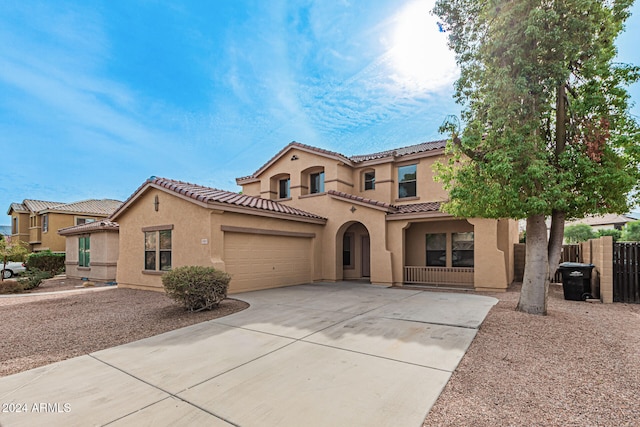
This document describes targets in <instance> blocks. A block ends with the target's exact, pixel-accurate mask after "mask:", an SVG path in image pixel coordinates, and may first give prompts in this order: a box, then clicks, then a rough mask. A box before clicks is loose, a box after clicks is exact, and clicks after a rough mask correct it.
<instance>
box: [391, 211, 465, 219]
mask: <svg viewBox="0 0 640 427" xmlns="http://www.w3.org/2000/svg"><path fill="white" fill-rule="evenodd" d="M442 218H455V217H454V216H453V215H450V214H448V213H444V212H440V211H430V212H407V213H392V214H389V215H387V218H386V219H387V221H398V220H407V219H442Z"/></svg>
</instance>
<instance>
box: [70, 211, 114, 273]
mask: <svg viewBox="0 0 640 427" xmlns="http://www.w3.org/2000/svg"><path fill="white" fill-rule="evenodd" d="M58 234H60V235H61V236H63V237H64V238H65V240H66V250H65V252H66V257H65V266H66V274H67V277H69V278H71V279H82V278H86V279H89V280H93V281H100V282H112V281H115V280H116V267H117V261H118V249H119V248H118V224H117V223H115V222H112V221H109V220H106V219H102V220H97V221H93V222H87V223H85V224H81V225H75V226H73V227H67V228H63V229H61V230H58Z"/></svg>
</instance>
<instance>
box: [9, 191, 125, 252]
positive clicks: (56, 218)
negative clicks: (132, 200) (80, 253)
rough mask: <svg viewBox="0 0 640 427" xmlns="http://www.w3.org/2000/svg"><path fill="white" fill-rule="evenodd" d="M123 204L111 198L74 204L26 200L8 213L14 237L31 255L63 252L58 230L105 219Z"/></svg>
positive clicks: (62, 241) (13, 205)
mask: <svg viewBox="0 0 640 427" xmlns="http://www.w3.org/2000/svg"><path fill="white" fill-rule="evenodd" d="M121 204H122V202H120V201H118V200H111V199H101V200H98V199H90V200H83V201H79V202H74V203H60V202H48V201H42V200H31V199H25V200H23V201H22V203H12V204H11V206H10V207H9V210H8V211H7V215H10V216H11V238H12V240H21V241H23V242H27V243H28V244H29V248H30V250H31V251H32V252H40V251H44V250H50V251H52V252H64V251H65V239H64V237H63V236H60V235H58V233H57V231H58V230H59V229H61V228H66V227H71V226H74V225H79V224H85V223H88V222H93V221H96V220H99V219H103V218H106V217H108V216H109V215H111V214H112V213H113V212H114V211H115V210H116V209H117V208H118V207H119V206H120V205H121Z"/></svg>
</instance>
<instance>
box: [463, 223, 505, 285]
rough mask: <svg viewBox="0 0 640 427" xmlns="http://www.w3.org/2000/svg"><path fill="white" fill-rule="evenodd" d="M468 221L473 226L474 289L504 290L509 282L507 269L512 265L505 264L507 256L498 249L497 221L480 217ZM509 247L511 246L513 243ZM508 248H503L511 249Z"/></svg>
mask: <svg viewBox="0 0 640 427" xmlns="http://www.w3.org/2000/svg"><path fill="white" fill-rule="evenodd" d="M468 221H469V222H470V223H471V224H472V225H473V228H474V239H475V242H474V244H475V252H474V264H475V265H474V274H473V284H474V287H475V288H476V290H491V291H496V290H506V289H507V287H508V286H509V284H510V283H511V282H510V281H509V279H508V277H509V275H508V273H507V271H508V270H511V271H513V265H510V266H509V265H507V264H506V262H505V259H508V258H507V256H506V255H505V252H504V251H503V250H500V249H499V243H498V242H499V240H500V235H499V233H498V229H499V227H498V221H497V220H494V219H481V218H472V219H469V220H468ZM510 248H513V245H511V246H510ZM510 248H505V250H507V251H510V250H512V249H510ZM509 258H511V256H509Z"/></svg>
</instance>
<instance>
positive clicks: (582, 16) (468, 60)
mask: <svg viewBox="0 0 640 427" xmlns="http://www.w3.org/2000/svg"><path fill="white" fill-rule="evenodd" d="M632 4H633V1H632V0H619V1H616V0H613V1H596V0H564V1H545V2H542V1H534V0H519V1H506V0H488V1H487V0H438V1H437V2H436V6H435V9H434V13H435V14H436V15H438V16H439V17H440V19H442V21H443V22H442V24H441V25H442V27H443V28H444V30H445V31H447V32H448V33H449V44H450V47H451V48H452V49H453V50H454V51H455V53H456V58H457V61H458V64H459V66H460V78H459V79H458V81H457V82H456V86H455V97H456V100H457V101H458V102H459V103H460V104H462V106H463V111H462V122H463V124H464V127H463V129H460V127H459V126H457V124H456V123H454V122H453V121H449V122H447V123H446V124H445V126H443V129H444V130H448V131H450V132H451V133H452V144H451V146H450V150H451V153H452V156H451V159H450V161H449V163H448V164H444V165H441V166H440V167H439V170H438V177H439V179H441V180H442V182H443V183H444V186H445V188H446V189H447V190H449V194H450V201H449V202H448V203H447V204H445V205H444V209H445V210H446V211H448V212H450V213H452V214H455V215H457V216H462V217H484V218H514V219H520V218H527V254H528V255H527V264H526V266H525V279H524V282H523V294H524V293H525V289H533V288H536V289H537V288H540V287H541V286H542V287H543V288H544V289H537V291H536V292H535V293H536V295H537V296H536V297H535V298H537V299H538V301H536V302H529V303H527V302H525V303H524V304H523V296H522V295H521V300H520V304H519V308H523V307H525V306H527V305H530V306H532V307H533V308H531V309H528V308H524V311H528V312H538V313H544V312H546V285H547V283H548V273H549V268H550V264H553V262H551V263H550V262H549V258H550V256H551V255H552V253H553V254H554V255H555V254H557V258H558V259H559V248H560V247H561V244H562V235H563V233H562V229H563V228H564V219H565V217H566V218H572V217H575V218H581V217H584V216H585V215H586V214H603V213H624V212H627V211H628V209H629V202H630V199H629V198H628V196H629V194H631V193H633V192H634V190H637V189H638V182H639V179H640V172H639V171H640V168H639V167H640V146H639V144H638V142H639V140H640V132H639V128H638V124H637V123H636V121H635V120H634V119H633V118H632V117H631V116H630V114H629V95H628V93H627V92H626V89H625V87H626V86H627V85H628V84H630V83H632V82H634V81H637V80H638V78H639V76H640V69H639V68H638V67H636V66H632V65H625V64H617V63H614V58H615V55H616V47H615V44H614V42H615V39H616V37H617V36H618V35H619V34H620V32H621V31H622V30H623V24H624V21H625V20H626V19H627V17H628V16H629V8H630V7H631V5H632ZM636 194H637V193H636ZM547 216H551V217H552V219H553V221H554V222H555V223H556V226H559V227H557V228H559V231H558V230H556V231H554V223H553V222H552V238H553V242H555V246H554V249H553V250H551V248H547V247H546V245H547V243H548V242H547V236H546V226H545V225H544V218H545V217H547ZM530 228H531V229H530ZM543 233H544V236H543ZM549 244H551V241H549ZM543 246H544V251H545V253H544V254H543V253H542V247H543ZM547 250H548V251H549V252H548V253H547V252H546V251H547ZM529 255H531V256H529ZM552 268H553V267H552ZM543 279H544V280H545V281H546V282H541V280H543ZM527 292H528V291H527ZM541 296H543V297H544V301H543V302H542V304H543V306H541V301H540V300H539V298H540V297H541Z"/></svg>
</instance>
